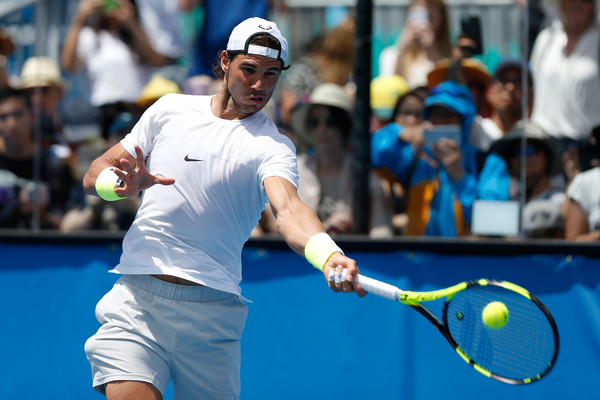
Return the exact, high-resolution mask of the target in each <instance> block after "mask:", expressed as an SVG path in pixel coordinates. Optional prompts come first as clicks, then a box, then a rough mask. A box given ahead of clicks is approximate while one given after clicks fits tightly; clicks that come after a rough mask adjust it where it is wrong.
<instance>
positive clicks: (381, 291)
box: [356, 274, 400, 301]
mask: <svg viewBox="0 0 600 400" xmlns="http://www.w3.org/2000/svg"><path fill="white" fill-rule="evenodd" d="M356 282H358V283H359V284H360V286H362V288H363V289H365V290H366V291H367V292H369V293H373V294H376V295H377V296H381V297H385V298H386V299H389V300H393V301H400V298H399V294H400V289H398V288H397V287H396V286H394V285H390V284H389V283H385V282H381V281H378V280H376V279H373V278H369V277H368V276H364V275H360V274H359V275H357V276H356Z"/></svg>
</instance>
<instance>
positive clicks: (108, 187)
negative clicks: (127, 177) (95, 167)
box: [95, 167, 125, 201]
mask: <svg viewBox="0 0 600 400" xmlns="http://www.w3.org/2000/svg"><path fill="white" fill-rule="evenodd" d="M114 169H115V168H114V167H108V168H105V169H103V170H102V172H100V175H98V177H97V178H96V185H95V186H96V193H98V196H100V197H101V198H102V199H104V200H106V201H115V200H121V199H124V198H125V197H121V196H119V195H118V194H116V193H115V189H116V188H117V187H120V186H123V185H124V182H123V181H122V180H121V178H119V176H118V175H117V174H115V171H114Z"/></svg>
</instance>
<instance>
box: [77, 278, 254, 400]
mask: <svg viewBox="0 0 600 400" xmlns="http://www.w3.org/2000/svg"><path fill="white" fill-rule="evenodd" d="M247 313H248V307H247V306H246V304H244V303H243V302H242V300H241V298H240V296H237V295H235V294H231V293H226V292H222V291H219V290H215V289H211V288H209V287H206V286H186V285H177V284H173V283H168V282H164V281H162V280H159V279H157V278H154V277H152V276H150V275H125V276H123V277H121V278H120V279H119V280H118V281H117V282H116V283H115V285H114V287H113V288H112V289H111V290H110V291H109V292H108V293H107V294H106V295H105V296H104V297H103V298H102V299H101V300H100V301H99V302H98V305H97V306H96V318H97V319H98V321H99V322H100V323H101V324H102V326H101V327H100V329H99V330H98V332H97V333H96V334H95V335H94V336H92V337H91V338H89V339H88V340H87V342H86V344H85V352H86V354H87V357H88V360H89V361H90V364H91V366H92V374H93V379H94V382H93V385H94V388H95V389H96V390H98V391H99V392H101V393H104V388H105V385H106V384H107V383H108V382H112V381H122V380H128V381H143V382H148V383H151V384H152V385H154V386H155V387H156V388H157V389H158V390H159V391H160V392H161V393H162V394H163V395H164V393H165V389H166V387H167V384H168V382H169V380H171V382H172V384H173V390H174V392H175V397H174V399H215V400H216V399H218V400H224V399H238V398H239V395H240V365H241V350H240V338H241V335H242V331H243V329H244V324H245V323H246V316H247Z"/></svg>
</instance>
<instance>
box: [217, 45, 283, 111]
mask: <svg viewBox="0 0 600 400" xmlns="http://www.w3.org/2000/svg"><path fill="white" fill-rule="evenodd" d="M221 66H222V68H223V71H225V73H226V74H228V77H227V88H228V89H229V94H230V95H231V99H232V101H233V107H234V109H235V111H236V113H238V114H239V117H240V118H244V117H247V116H249V115H252V114H254V113H256V112H258V111H260V110H261V109H262V108H263V107H264V106H265V105H266V104H267V103H268V101H269V100H270V99H271V96H272V95H273V92H274V90H275V86H276V85H277V82H278V80H279V76H280V75H281V62H280V61H279V60H275V59H273V58H270V57H265V56H258V55H252V54H239V55H238V56H236V57H235V58H234V59H233V60H230V59H229V58H227V57H226V56H222V57H221Z"/></svg>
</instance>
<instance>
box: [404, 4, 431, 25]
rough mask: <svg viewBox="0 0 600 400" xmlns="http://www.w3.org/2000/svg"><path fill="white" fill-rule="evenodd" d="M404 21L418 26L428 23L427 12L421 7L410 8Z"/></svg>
mask: <svg viewBox="0 0 600 400" xmlns="http://www.w3.org/2000/svg"><path fill="white" fill-rule="evenodd" d="M406 20H407V21H410V22H413V23H415V24H419V25H425V24H428V23H429V11H427V8H426V7H423V6H413V7H410V8H409V9H408V11H407V14H406Z"/></svg>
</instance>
